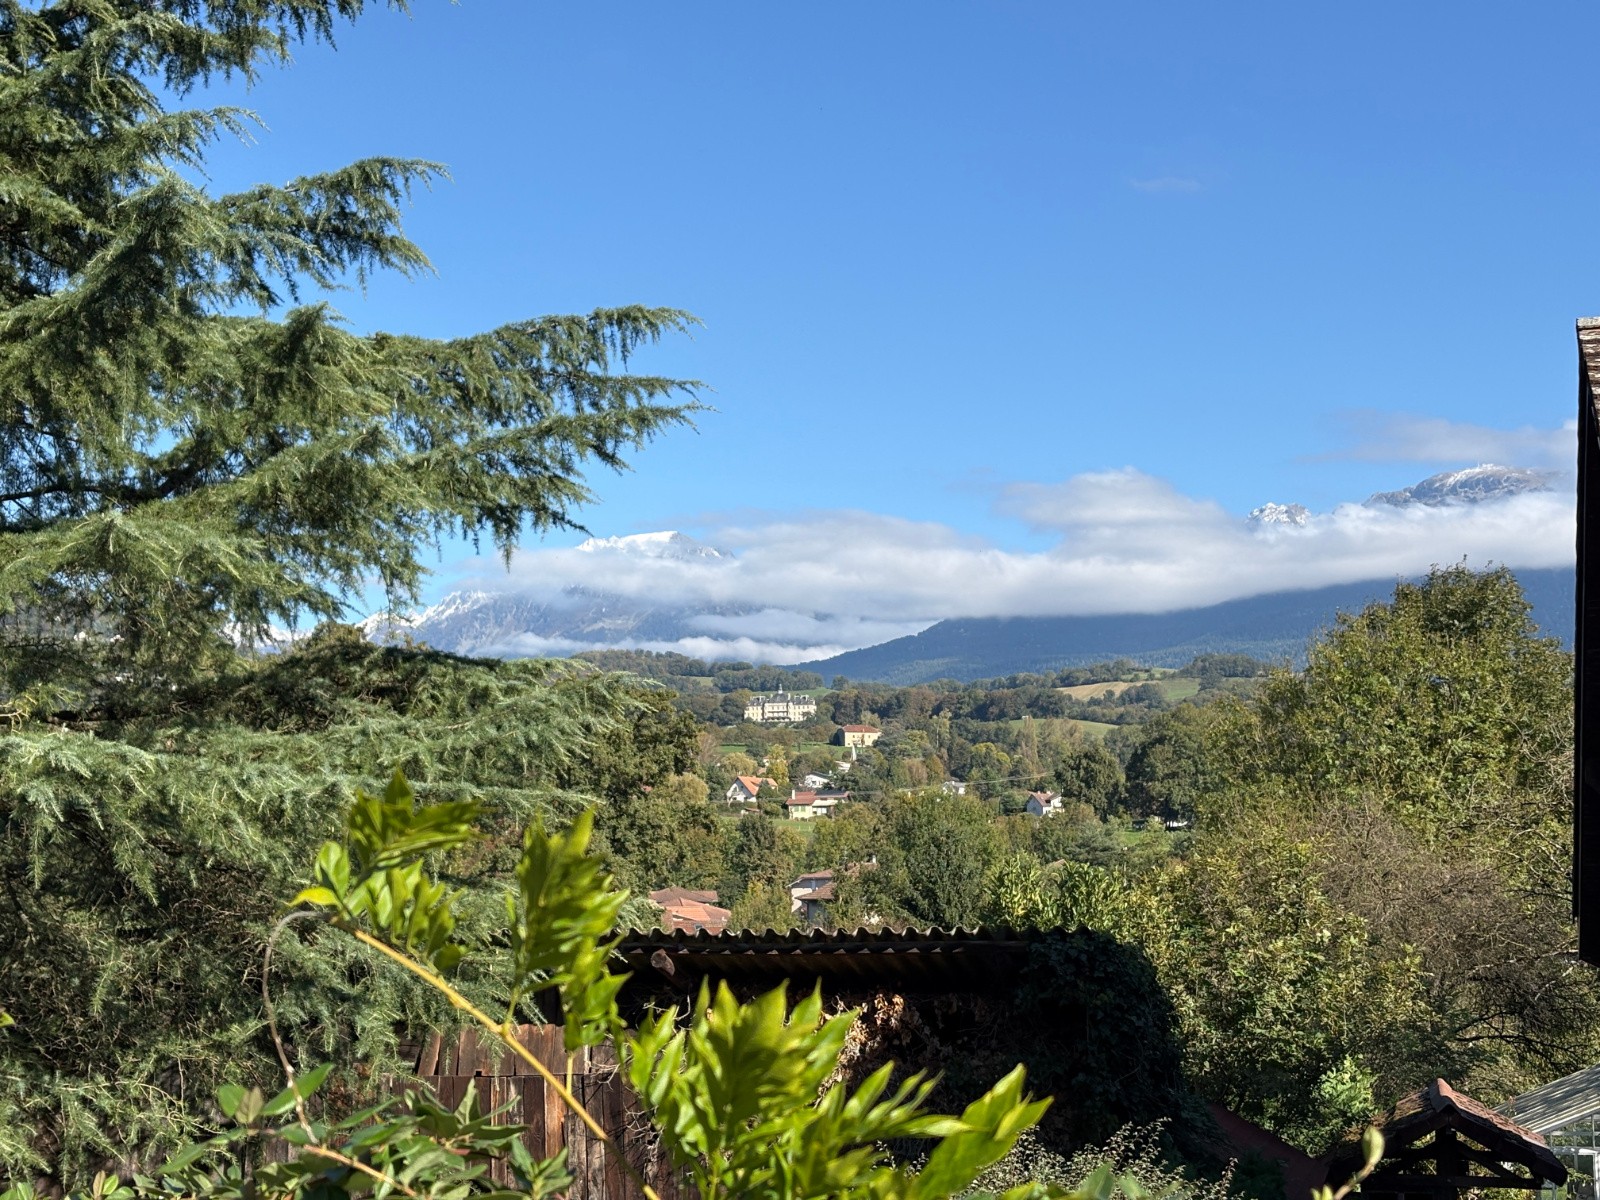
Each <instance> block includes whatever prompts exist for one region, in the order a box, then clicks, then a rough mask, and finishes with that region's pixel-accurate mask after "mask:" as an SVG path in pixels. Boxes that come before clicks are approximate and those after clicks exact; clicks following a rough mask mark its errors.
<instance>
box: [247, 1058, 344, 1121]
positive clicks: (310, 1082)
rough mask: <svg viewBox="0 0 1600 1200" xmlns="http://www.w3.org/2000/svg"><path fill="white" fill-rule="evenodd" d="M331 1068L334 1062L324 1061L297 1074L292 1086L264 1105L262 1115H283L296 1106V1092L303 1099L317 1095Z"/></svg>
mask: <svg viewBox="0 0 1600 1200" xmlns="http://www.w3.org/2000/svg"><path fill="white" fill-rule="evenodd" d="M331 1070H333V1064H332V1063H323V1064H322V1065H321V1066H317V1067H313V1068H312V1069H311V1070H309V1071H307V1072H306V1073H305V1074H303V1075H296V1076H295V1079H294V1085H293V1086H292V1087H286V1088H284V1089H283V1091H281V1092H279V1093H278V1094H277V1095H276V1096H274V1097H273V1098H272V1099H271V1100H268V1101H267V1102H266V1104H265V1105H263V1106H262V1109H261V1115H262V1116H264V1117H277V1116H282V1115H283V1114H284V1113H286V1112H288V1111H289V1110H290V1109H292V1108H293V1107H294V1099H295V1095H296V1094H298V1095H299V1097H300V1099H302V1100H305V1099H308V1098H309V1097H311V1096H313V1095H315V1094H316V1090H317V1089H318V1088H319V1087H321V1086H322V1081H323V1080H325V1079H327V1077H328V1072H329V1071H331Z"/></svg>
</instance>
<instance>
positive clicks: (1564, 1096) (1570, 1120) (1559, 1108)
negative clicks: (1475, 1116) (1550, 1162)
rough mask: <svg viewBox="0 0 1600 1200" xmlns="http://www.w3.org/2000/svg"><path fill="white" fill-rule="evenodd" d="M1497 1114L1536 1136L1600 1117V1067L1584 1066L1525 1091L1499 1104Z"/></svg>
mask: <svg viewBox="0 0 1600 1200" xmlns="http://www.w3.org/2000/svg"><path fill="white" fill-rule="evenodd" d="M1500 1111H1501V1112H1503V1113H1505V1114H1506V1115H1507V1116H1508V1117H1514V1118H1515V1119H1516V1121H1517V1124H1519V1125H1523V1126H1526V1127H1527V1128H1529V1129H1531V1130H1533V1131H1534V1132H1535V1133H1538V1134H1547V1133H1554V1132H1555V1131H1556V1130H1558V1129H1565V1128H1566V1127H1567V1126H1569V1125H1576V1124H1577V1123H1578V1122H1579V1121H1583V1120H1587V1119H1588V1118H1590V1117H1593V1116H1597V1115H1600V1066H1594V1067H1585V1068H1584V1069H1583V1070H1581V1071H1574V1072H1573V1073H1572V1074H1571V1075H1568V1076H1565V1077H1564V1078H1561V1079H1557V1080H1556V1081H1555V1082H1554V1083H1547V1084H1545V1085H1544V1086H1543V1087H1536V1088H1534V1089H1533V1091H1531V1092H1524V1093H1522V1095H1520V1096H1518V1097H1517V1098H1516V1099H1515V1100H1512V1101H1509V1102H1508V1103H1506V1104H1502V1105H1501V1106H1500Z"/></svg>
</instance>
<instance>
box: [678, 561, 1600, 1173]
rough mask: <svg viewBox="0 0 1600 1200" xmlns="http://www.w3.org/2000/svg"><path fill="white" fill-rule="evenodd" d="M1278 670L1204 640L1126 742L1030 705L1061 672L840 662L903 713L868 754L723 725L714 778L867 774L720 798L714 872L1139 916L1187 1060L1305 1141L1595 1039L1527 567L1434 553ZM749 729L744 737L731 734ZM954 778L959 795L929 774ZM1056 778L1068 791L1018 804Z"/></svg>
mask: <svg viewBox="0 0 1600 1200" xmlns="http://www.w3.org/2000/svg"><path fill="white" fill-rule="evenodd" d="M1259 666H1260V664H1256V663H1254V662H1253V661H1252V660H1243V661H1237V662H1235V661H1229V660H1225V659H1224V660H1220V661H1217V660H1212V661H1204V660H1201V661H1197V662H1196V663H1195V664H1193V665H1192V666H1191V667H1189V668H1185V669H1184V671H1183V672H1182V673H1181V674H1179V675H1171V676H1167V677H1165V679H1166V680H1168V681H1170V680H1174V679H1188V680H1195V679H1198V680H1200V681H1201V682H1202V684H1209V685H1210V686H1209V687H1205V688H1204V690H1201V691H1198V692H1197V693H1196V694H1195V695H1194V697H1193V699H1192V700H1191V701H1186V702H1182V703H1178V704H1175V705H1174V704H1171V703H1169V702H1166V701H1165V699H1164V697H1163V698H1162V699H1161V700H1156V699H1155V694H1154V693H1153V692H1152V693H1148V694H1149V695H1150V699H1148V700H1147V699H1146V698H1145V695H1146V694H1147V693H1146V691H1145V689H1149V688H1152V687H1154V685H1153V684H1151V683H1149V682H1144V683H1139V682H1136V681H1133V680H1128V679H1126V678H1125V680H1124V681H1125V682H1128V683H1130V684H1131V686H1128V687H1125V688H1122V689H1120V691H1119V694H1118V695H1117V696H1115V697H1114V703H1115V705H1116V707H1117V708H1118V709H1121V710H1123V711H1124V712H1127V711H1128V710H1131V709H1133V708H1134V707H1135V706H1137V707H1139V708H1141V709H1142V710H1143V711H1142V712H1141V713H1140V714H1139V715H1140V716H1142V717H1143V718H1144V719H1143V720H1142V721H1139V722H1138V723H1133V722H1132V721H1130V722H1129V723H1126V724H1123V725H1119V726H1118V727H1117V728H1116V729H1115V731H1114V733H1113V734H1111V735H1108V736H1107V737H1106V739H1105V740H1104V742H1096V741H1092V740H1088V739H1085V738H1084V737H1082V736H1081V735H1080V734H1078V733H1077V731H1076V730H1074V729H1073V728H1072V726H1071V725H1070V724H1068V723H1067V722H1066V721H1064V720H1062V719H1060V718H1056V717H1050V716H1044V715H1035V712H1036V711H1041V710H1042V711H1049V709H1048V708H1047V707H1046V706H1050V705H1053V704H1055V703H1056V701H1055V700H1054V699H1053V697H1054V696H1055V695H1058V694H1059V693H1058V692H1057V691H1056V690H1055V689H1056V688H1059V687H1061V686H1067V685H1064V684H1062V683H1061V682H1060V680H1059V679H1058V678H1055V677H1047V678H1015V677H1014V678H1011V679H1006V680H997V681H990V682H988V683H985V684H982V685H966V686H962V687H958V688H948V689H944V688H938V687H916V688H890V687H884V686H854V685H847V684H846V681H835V688H834V689H833V690H832V691H830V692H829V693H828V694H827V695H826V696H825V697H824V711H825V712H827V713H828V715H830V716H831V717H832V718H833V719H835V720H840V721H851V722H858V721H859V722H866V723H870V724H874V725H877V726H878V727H880V728H881V729H882V730H883V736H882V737H881V738H880V739H879V740H878V741H877V743H876V744H875V745H874V746H872V747H870V748H867V749H862V750H859V751H858V752H857V754H856V757H855V759H854V761H853V762H849V763H848V766H849V769H848V771H847V772H841V771H840V770H839V767H838V765H837V762H836V761H833V760H836V759H837V758H838V756H839V755H840V754H842V753H844V752H843V751H841V750H839V749H838V748H836V747H826V748H821V747H819V748H817V749H814V750H812V749H804V748H798V749H794V750H791V747H803V746H804V744H805V743H804V741H803V740H802V739H804V738H806V737H808V736H812V735H813V734H814V733H815V732H820V731H812V730H809V729H806V728H804V727H802V728H800V729H789V730H784V729H773V728H757V727H749V726H738V727H734V728H731V729H718V730H717V731H716V732H715V733H714V734H712V735H710V736H707V737H706V738H705V739H704V740H705V741H706V742H707V748H708V753H706V754H704V755H703V756H702V759H701V763H700V767H699V769H700V771H701V773H702V774H703V775H704V776H705V777H706V778H708V779H709V780H711V781H712V784H713V787H712V794H713V796H714V795H716V794H717V793H716V786H717V784H718V783H720V781H721V778H722V775H719V773H718V772H719V770H723V771H725V770H726V768H727V764H728V760H730V759H732V760H734V762H733V765H734V766H736V767H738V768H740V769H745V768H748V769H756V768H757V767H758V765H759V764H758V762H757V756H758V755H764V756H765V757H766V758H767V761H768V762H769V763H770V762H772V761H779V762H782V763H783V765H784V769H785V771H786V773H787V774H788V775H789V777H791V778H793V777H796V775H797V773H798V772H799V771H800V770H802V769H804V770H813V769H815V770H819V771H821V772H822V773H824V774H829V773H831V774H833V776H834V778H835V779H836V781H837V782H838V783H839V784H841V785H842V786H844V787H847V788H849V789H850V790H851V793H852V802H851V803H847V804H844V805H841V806H840V807H839V808H838V809H836V810H835V812H834V815H833V817H832V818H831V819H830V820H828V821H826V822H823V823H822V824H821V826H820V828H817V829H816V830H815V831H814V833H813V836H811V837H810V838H809V840H807V839H802V838H801V837H799V836H798V835H796V834H795V833H794V832H793V830H792V829H791V828H790V826H792V825H794V824H795V823H794V822H784V821H781V820H776V819H773V817H775V816H776V814H777V813H778V812H779V811H780V810H779V808H778V807H777V806H776V805H770V806H765V807H768V808H769V810H770V812H771V813H772V814H773V817H768V816H764V815H763V816H746V817H743V818H742V819H737V820H733V819H730V820H728V821H726V822H724V828H725V829H726V830H727V831H728V832H727V834H726V836H727V837H728V838H736V839H737V844H738V846H739V847H740V848H739V849H737V850H733V849H730V851H729V852H728V855H727V857H726V859H725V861H738V862H740V863H741V864H742V865H741V868H740V870H739V871H736V872H732V871H730V872H725V873H724V874H723V875H722V876H721V885H720V886H722V887H723V889H724V895H725V897H726V898H727V899H729V900H730V901H732V902H733V906H734V910H735V918H736V921H746V920H759V921H769V920H770V921H772V922H774V923H777V922H781V921H790V922H792V921H794V920H797V919H798V918H797V917H794V916H787V917H786V916H785V914H784V912H783V908H782V897H781V895H780V892H781V884H782V883H783V881H784V879H785V877H786V876H793V875H795V874H798V872H799V870H801V869H802V868H803V869H806V870H819V869H831V870H833V871H835V872H836V873H837V883H836V891H837V899H836V901H835V902H834V904H833V907H832V908H831V910H830V911H829V914H828V917H827V918H826V919H827V920H828V921H829V922H832V923H838V924H845V925H848V924H851V923H854V922H857V921H862V920H868V919H880V920H885V921H910V922H913V923H917V924H945V925H952V924H961V923H968V924H970V923H974V922H979V921H1005V922H1011V923H1020V924H1037V925H1042V926H1049V925H1053V924H1067V925H1074V924H1084V925H1088V926H1089V927H1091V928H1095V929H1101V930H1104V931H1106V932H1109V933H1112V934H1115V935H1116V936H1118V937H1121V938H1125V939H1128V940H1129V941H1131V942H1134V943H1136V944H1138V945H1140V946H1142V947H1143V948H1144V949H1145V951H1146V952H1147V953H1148V954H1149V955H1150V957H1151V959H1152V960H1153V962H1154V963H1155V965H1156V969H1157V972H1158V975H1159V976H1160V978H1161V980H1162V983H1163V985H1164V986H1165V987H1166V988H1167V989H1168V991H1169V993H1170V995H1171V996H1172V998H1173V1000H1174V1003H1175V1004H1176V1006H1177V1011H1178V1014H1179V1021H1180V1027H1181V1034H1182V1036H1181V1040H1182V1041H1183V1044H1184V1045H1185V1047H1186V1054H1187V1066H1188V1070H1189V1075H1190V1079H1191V1082H1192V1083H1194V1084H1195V1085H1196V1086H1198V1087H1199V1088H1200V1090H1201V1091H1202V1093H1203V1094H1205V1095H1207V1096H1209V1097H1211V1098H1215V1099H1219V1100H1222V1101H1223V1102H1225V1103H1227V1104H1228V1105H1230V1106H1231V1107H1233V1108H1235V1109H1236V1110H1237V1111H1239V1112H1241V1113H1242V1114H1244V1115H1247V1116H1250V1117H1252V1118H1253V1119H1256V1120H1258V1121H1261V1122H1263V1123H1264V1124H1267V1125H1268V1126H1270V1127H1272V1128H1274V1129H1277V1130H1279V1131H1280V1132H1282V1133H1284V1134H1285V1135H1286V1136H1288V1137H1290V1138H1291V1139H1292V1140H1297V1141H1299V1142H1301V1143H1302V1144H1305V1145H1308V1146H1311V1147H1313V1148H1315V1147H1316V1146H1317V1144H1318V1143H1319V1142H1321V1141H1322V1140H1324V1139H1326V1138H1327V1137H1328V1136H1330V1135H1331V1133H1333V1132H1334V1131H1336V1130H1337V1129H1338V1128H1339V1127H1341V1126H1342V1125H1343V1124H1344V1123H1345V1122H1347V1121H1349V1120H1354V1119H1356V1118H1358V1117H1360V1116H1362V1115H1364V1114H1365V1113H1366V1112H1367V1111H1369V1110H1370V1109H1371V1107H1372V1106H1373V1105H1374V1103H1376V1102H1379V1101H1384V1100H1387V1099H1388V1098H1390V1097H1393V1096H1395V1095H1397V1094H1399V1093H1400V1092H1401V1091H1403V1090H1405V1089H1408V1088H1412V1087H1415V1086H1418V1085H1419V1084H1420V1083H1422V1082H1424V1081H1426V1080H1427V1079H1430V1078H1432V1077H1434V1076H1436V1075H1442V1076H1444V1077H1446V1078H1448V1079H1451V1080H1453V1081H1455V1082H1457V1083H1458V1084H1460V1085H1461V1086H1463V1087H1465V1088H1466V1089H1467V1090H1468V1091H1469V1092H1471V1093H1472V1094H1475V1095H1480V1096H1482V1097H1484V1098H1488V1099H1494V1098H1498V1097H1504V1096H1508V1095H1512V1094H1515V1093H1516V1091H1518V1090H1519V1089H1521V1088H1524V1087H1527V1086H1530V1085H1532V1084H1535V1083H1537V1082H1539V1081H1541V1080H1545V1079H1549V1078H1554V1077H1555V1076H1557V1075H1560V1074H1562V1073H1564V1072H1566V1071H1569V1070H1572V1069H1575V1068H1576V1067H1578V1066H1580V1065H1583V1064H1584V1063H1586V1062H1590V1061H1592V1060H1593V1058H1594V1056H1595V1055H1596V1054H1597V1053H1600V1008H1597V1003H1596V1000H1595V999H1594V997H1595V983H1596V980H1595V976H1594V973H1593V972H1592V971H1591V970H1590V969H1589V968H1587V967H1582V966H1579V965H1577V964H1575V963H1574V961H1573V960H1572V958H1571V957H1570V952H1571V950H1572V926H1571V918H1570V910H1569V907H1568V906H1569V900H1568V894H1569V893H1568V887H1569V884H1568V870H1569V862H1570V859H1569V846H1568V843H1569V837H1570V771H1571V761H1570V760H1571V733H1570V720H1571V699H1570V671H1571V662H1570V657H1569V656H1568V655H1567V654H1566V652H1565V651H1563V650H1562V649H1561V647H1560V645H1559V644H1558V643H1557V642H1555V641H1554V640H1552V639H1543V638H1539V637H1537V636H1535V634H1534V631H1533V629H1532V627H1531V625H1530V623H1529V621H1528V615H1527V605H1526V603H1525V601H1524V600H1523V598H1522V596H1521V594H1520V591H1519V589H1518V587H1517V584H1516V582H1515V580H1514V579H1513V578H1512V577H1511V576H1510V574H1509V573H1507V572H1505V571H1490V572H1485V573H1475V572H1472V571H1469V570H1466V569H1464V568H1451V569H1445V570H1436V571H1435V572H1433V573H1432V574H1431V575H1430V576H1429V577H1428V578H1427V579H1426V580H1425V581H1423V582H1422V583H1420V584H1405V585H1402V586H1400V587H1399V588H1398V589H1397V591H1396V593H1395V595H1394V597H1393V599H1392V600H1390V601H1388V602H1386V603H1382V604H1374V605H1371V606H1369V607H1367V608H1366V609H1364V610H1362V611H1361V612H1359V613H1354V614H1350V615H1347V616H1346V617H1344V618H1343V619H1341V621H1340V622H1339V624H1338V625H1337V626H1336V627H1335V628H1334V629H1333V630H1331V631H1330V632H1329V634H1328V635H1327V636H1326V637H1325V638H1323V639H1322V640H1320V641H1318V642H1316V643H1314V644H1313V645H1312V646H1311V647H1310V649H1309V655H1308V665H1307V667H1306V669H1305V670H1304V671H1300V672H1291V671H1287V670H1281V669H1280V670H1277V671H1274V672H1272V673H1270V674H1269V675H1268V676H1267V677H1265V678H1250V676H1252V675H1253V674H1254V672H1256V671H1257V670H1258V669H1259ZM1099 673H1101V674H1103V675H1113V674H1120V675H1123V676H1124V677H1126V676H1128V675H1129V674H1131V673H1130V672H1129V671H1128V670H1127V665H1126V664H1116V665H1114V666H1108V667H1107V668H1106V669H1104V670H1103V671H1102V672H1099ZM1243 679H1248V681H1249V683H1250V685H1251V687H1250V688H1249V689H1248V690H1247V691H1246V692H1244V693H1242V694H1241V693H1239V692H1237V691H1236V690H1235V689H1234V688H1233V686H1232V685H1233V684H1235V683H1238V682H1241V681H1242V680H1243ZM1158 682H1161V681H1158ZM1034 705H1039V706H1041V709H1040V710H1032V711H1030V708H1031V706H1034ZM1019 713H1020V716H1018V715H1017V714H1019ZM985 718H999V719H985ZM741 737H747V738H748V739H749V741H748V743H747V745H748V753H746V754H744V755H738V754H725V753H723V752H722V751H720V749H717V747H720V746H721V745H723V744H727V743H730V742H735V743H736V742H737V741H738V739H739V738H741ZM979 739H981V740H979ZM947 771H948V772H952V773H953V774H954V775H955V776H956V777H957V778H959V779H962V780H963V781H965V783H966V784H967V788H966V793H965V794H964V795H953V794H948V790H947V789H941V788H940V787H938V786H937V785H938V784H939V783H940V782H942V781H943V780H944V779H945V777H946V774H945V773H946V772H947ZM1038 787H1047V788H1050V789H1051V790H1053V791H1057V792H1059V793H1060V794H1061V795H1062V797H1063V800H1064V802H1065V803H1064V807H1063V809H1062V811H1061V812H1060V813H1059V814H1058V815H1055V816H1050V817H1045V818H1032V817H1027V816H1023V815H1020V814H1019V813H1018V812H1017V809H1018V807H1019V805H1018V801H1019V799H1020V797H1021V795H1022V789H1024V788H1038ZM1154 817H1162V818H1167V819H1169V820H1170V819H1172V818H1179V819H1181V820H1186V821H1189V822H1190V823H1191V824H1190V826H1189V827H1187V828H1184V829H1183V830H1181V831H1180V832H1177V833H1173V832H1170V831H1168V830H1165V829H1163V828H1162V827H1161V823H1160V822H1155V823H1152V822H1151V819H1152V818H1154ZM1147 825H1149V826H1150V827H1149V828H1146V826H1147ZM758 831H759V839H760V845H761V847H762V851H761V853H760V854H759V855H753V854H751V853H749V849H748V848H749V846H750V845H751V844H753V843H752V839H754V838H756V837H757V835H758ZM728 844H729V845H730V846H732V845H733V843H732V842H729V843H728ZM763 873H765V874H764V875H763ZM698 878H699V881H700V883H701V885H702V886H706V885H709V886H717V884H716V882H715V880H714V877H713V876H712V875H711V874H709V873H704V874H701V875H700V876H699V877H698ZM685 882H686V881H685Z"/></svg>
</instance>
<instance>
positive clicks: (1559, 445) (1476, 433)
mask: <svg viewBox="0 0 1600 1200" xmlns="http://www.w3.org/2000/svg"><path fill="white" fill-rule="evenodd" d="M1340 423H1341V424H1342V425H1343V426H1344V432H1345V435H1346V437H1347V438H1348V439H1349V441H1350V445H1349V446H1347V447H1346V448H1344V449H1342V450H1335V451H1333V452H1331V453H1329V454H1324V455H1318V456H1317V457H1318V458H1319V459H1322V460H1339V459H1357V460H1361V461H1365V462H1408V463H1434V464H1438V465H1441V466H1453V465H1460V464H1465V463H1500V464H1503V465H1516V466H1520V467H1538V468H1546V469H1548V468H1554V469H1556V470H1559V471H1566V472H1570V471H1571V470H1572V469H1573V464H1574V462H1575V460H1576V459H1577V453H1578V446H1577V433H1578V423H1577V422H1576V421H1567V422H1566V423H1565V424H1563V425H1561V426H1559V427H1557V428H1555V429H1540V428H1537V427H1535V426H1532V425H1524V426H1521V427H1520V428H1517V429H1494V428H1491V427H1489V426H1487V425H1473V424H1469V423H1467V422H1464V421H1450V420H1447V419H1445V418H1444V417H1423V416H1416V415H1414V414H1411V413H1382V412H1376V411H1374V410H1372V409H1355V410H1353V411H1351V412H1347V413H1344V414H1342V416H1341V418H1340Z"/></svg>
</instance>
